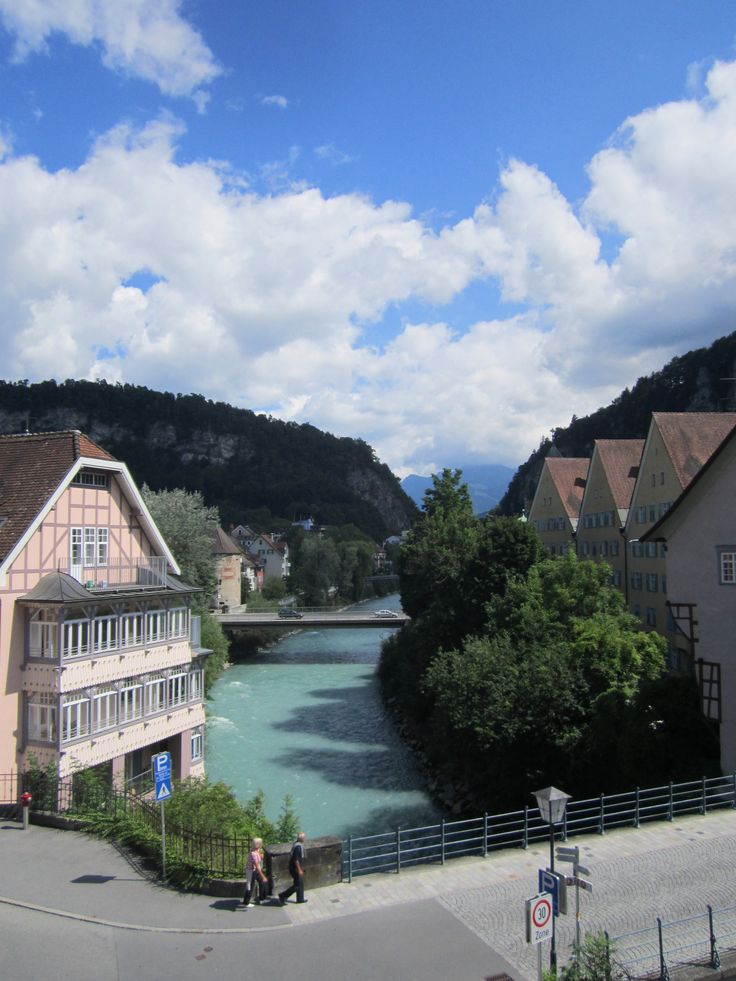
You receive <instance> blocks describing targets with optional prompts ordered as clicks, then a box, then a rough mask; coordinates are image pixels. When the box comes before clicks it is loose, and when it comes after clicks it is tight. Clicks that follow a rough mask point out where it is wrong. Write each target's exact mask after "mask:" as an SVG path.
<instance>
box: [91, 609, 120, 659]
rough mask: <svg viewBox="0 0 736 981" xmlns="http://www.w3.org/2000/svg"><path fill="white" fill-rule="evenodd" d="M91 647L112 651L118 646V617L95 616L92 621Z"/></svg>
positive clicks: (97, 649) (96, 649) (96, 650)
mask: <svg viewBox="0 0 736 981" xmlns="http://www.w3.org/2000/svg"><path fill="white" fill-rule="evenodd" d="M92 637H93V640H92V649H93V650H94V651H95V652H98V651H114V650H115V649H116V648H117V646H118V618H117V617H116V616H108V617H95V619H94V620H93V621H92Z"/></svg>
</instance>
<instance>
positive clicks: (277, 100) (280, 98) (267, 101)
mask: <svg viewBox="0 0 736 981" xmlns="http://www.w3.org/2000/svg"><path fill="white" fill-rule="evenodd" d="M261 105H264V106H276V107H277V108H278V109H288V107H289V100H288V99H287V98H286V96H285V95H263V96H261Z"/></svg>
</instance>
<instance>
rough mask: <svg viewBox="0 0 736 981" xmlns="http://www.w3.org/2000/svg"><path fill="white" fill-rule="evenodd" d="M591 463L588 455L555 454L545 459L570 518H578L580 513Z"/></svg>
mask: <svg viewBox="0 0 736 981" xmlns="http://www.w3.org/2000/svg"><path fill="white" fill-rule="evenodd" d="M589 464H590V460H588V458H587V457H577V456H574V457H564V456H553V457H547V458H546V459H545V461H544V465H545V466H546V467H547V470H548V471H549V475H550V477H551V478H552V483H553V484H554V485H555V490H556V491H557V493H558V494H559V497H560V500H561V501H562V505H563V507H564V508H565V513H566V514H567V516H568V518H570V519H576V518H577V517H578V515H579V514H580V504H581V502H582V500H583V492H584V490H585V479H586V477H587V476H588V465H589Z"/></svg>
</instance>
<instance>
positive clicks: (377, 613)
mask: <svg viewBox="0 0 736 981" xmlns="http://www.w3.org/2000/svg"><path fill="white" fill-rule="evenodd" d="M373 616H374V617H382V618H383V619H384V620H396V619H398V616H399V614H398V613H396V612H395V611H394V610H374V611H373Z"/></svg>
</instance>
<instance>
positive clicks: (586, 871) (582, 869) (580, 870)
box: [575, 862, 591, 875]
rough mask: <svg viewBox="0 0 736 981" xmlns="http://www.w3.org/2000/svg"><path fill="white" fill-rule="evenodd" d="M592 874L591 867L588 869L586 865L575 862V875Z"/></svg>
mask: <svg viewBox="0 0 736 981" xmlns="http://www.w3.org/2000/svg"><path fill="white" fill-rule="evenodd" d="M578 874H580V875H590V874H591V873H590V869H586V867H585V866H584V865H580V864H579V863H578V862H576V863H575V875H578Z"/></svg>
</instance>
